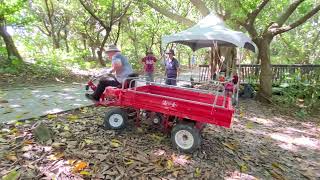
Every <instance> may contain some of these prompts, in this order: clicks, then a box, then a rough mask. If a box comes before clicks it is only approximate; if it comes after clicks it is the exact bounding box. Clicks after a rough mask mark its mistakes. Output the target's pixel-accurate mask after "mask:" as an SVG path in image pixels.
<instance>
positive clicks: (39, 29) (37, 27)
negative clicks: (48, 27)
mask: <svg viewBox="0 0 320 180" xmlns="http://www.w3.org/2000/svg"><path fill="white" fill-rule="evenodd" d="M36 27H37V28H38V29H39V30H40V31H41V32H42V33H43V34H45V35H47V36H50V34H49V33H47V32H45V31H44V30H43V29H42V28H41V27H40V26H36Z"/></svg>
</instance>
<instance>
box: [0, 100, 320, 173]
mask: <svg viewBox="0 0 320 180" xmlns="http://www.w3.org/2000/svg"><path fill="white" fill-rule="evenodd" d="M253 103H256V102H253V101H249V102H246V104H244V105H243V106H242V108H243V111H244V112H246V113H245V114H243V117H240V119H235V123H234V124H233V128H231V129H225V128H221V127H216V126H212V125H209V126H207V127H206V129H204V131H203V144H202V146H201V149H199V150H197V151H195V152H194V153H193V154H181V153H179V152H178V151H176V150H174V149H172V146H171V143H170V138H169V137H168V136H167V135H165V134H162V133H161V132H160V131H159V130H156V129H152V128H148V127H147V126H144V125H142V128H140V129H137V128H135V127H134V124H133V122H131V121H130V123H129V125H128V128H126V129H125V130H123V131H111V130H105V129H103V128H101V124H102V119H103V115H104V112H105V109H104V108H93V107H85V108H81V109H80V110H75V111H69V112H65V113H62V114H51V115H47V116H45V117H42V118H40V120H39V121H36V122H32V121H31V122H28V123H15V124H4V125H1V131H0V161H1V163H0V176H2V177H3V179H4V178H7V179H8V178H10V179H28V178H30V177H31V178H35V179H46V178H53V177H54V178H56V179H145V178H147V179H148V178H149V179H237V178H238V179H272V178H273V179H317V178H319V173H317V172H318V170H319V166H317V165H319V164H318V163H317V162H319V161H318V159H317V158H319V153H318V152H317V151H316V150H314V151H312V150H308V149H307V150H306V149H303V151H302V150H301V151H289V150H287V149H283V148H281V146H280V145H281V144H279V142H277V141H275V140H274V139H272V138H270V137H269V136H265V135H264V134H263V133H262V132H265V133H272V132H276V131H277V129H279V127H281V126H282V127H284V126H288V125H290V124H284V123H283V122H279V123H278V124H276V125H277V126H274V127H270V126H268V127H267V126H263V125H261V124H257V123H255V122H252V121H250V119H251V117H255V116H261V117H264V116H268V117H270V114H268V113H270V112H268V111H269V110H268V108H269V107H268V108H266V107H264V106H260V105H259V106H258V105H255V104H254V105H252V104H253ZM253 107H259V108H260V109H258V111H257V110H256V109H255V110H253ZM264 114H267V115H264ZM271 114H272V113H271ZM277 116H280V115H277ZM276 118H278V119H279V117H275V119H276ZM284 119H285V118H284ZM38 122H41V124H42V125H41V126H42V127H46V128H44V129H49V130H50V133H48V132H42V131H41V132H42V133H44V134H46V135H48V136H49V138H45V139H42V138H39V137H35V133H34V130H35V128H36V127H37V124H38ZM253 124H254V127H253ZM297 125H300V124H299V123H298V124H296V125H295V126H297ZM42 130H43V129H42ZM253 130H255V132H256V134H254V133H253ZM305 136H306V135H305ZM11 177H12V178H11Z"/></svg>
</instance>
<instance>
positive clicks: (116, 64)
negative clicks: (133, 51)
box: [86, 45, 133, 101]
mask: <svg viewBox="0 0 320 180" xmlns="http://www.w3.org/2000/svg"><path fill="white" fill-rule="evenodd" d="M105 52H106V53H107V55H108V58H109V59H110V60H111V64H112V69H111V70H110V71H109V72H108V74H111V73H115V78H114V79H113V80H111V79H101V80H100V81H99V84H98V86H97V89H96V90H95V91H94V93H93V94H86V97H87V98H89V99H92V100H96V101H98V100H99V98H100V96H101V94H102V93H103V92H104V90H105V88H106V87H107V86H113V87H117V86H119V85H121V84H122V83H123V82H124V80H125V79H126V78H127V77H128V76H129V75H130V74H132V73H133V70H132V67H131V64H129V62H128V59H127V57H125V56H123V55H122V54H121V53H120V50H119V49H118V47H117V46H116V45H108V46H107V48H106V49H105Z"/></svg>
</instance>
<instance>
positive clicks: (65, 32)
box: [64, 28, 70, 53]
mask: <svg viewBox="0 0 320 180" xmlns="http://www.w3.org/2000/svg"><path fill="white" fill-rule="evenodd" d="M64 42H65V44H66V51H67V53H68V52H70V48H69V43H68V30H67V28H65V29H64Z"/></svg>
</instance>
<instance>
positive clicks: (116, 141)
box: [110, 139, 121, 148]
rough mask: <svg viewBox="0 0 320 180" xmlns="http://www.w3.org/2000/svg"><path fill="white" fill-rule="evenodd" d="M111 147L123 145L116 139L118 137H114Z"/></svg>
mask: <svg viewBox="0 0 320 180" xmlns="http://www.w3.org/2000/svg"><path fill="white" fill-rule="evenodd" d="M110 145H111V147H114V148H117V147H120V146H121V142H120V141H118V140H116V139H112V140H111V142H110Z"/></svg>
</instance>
